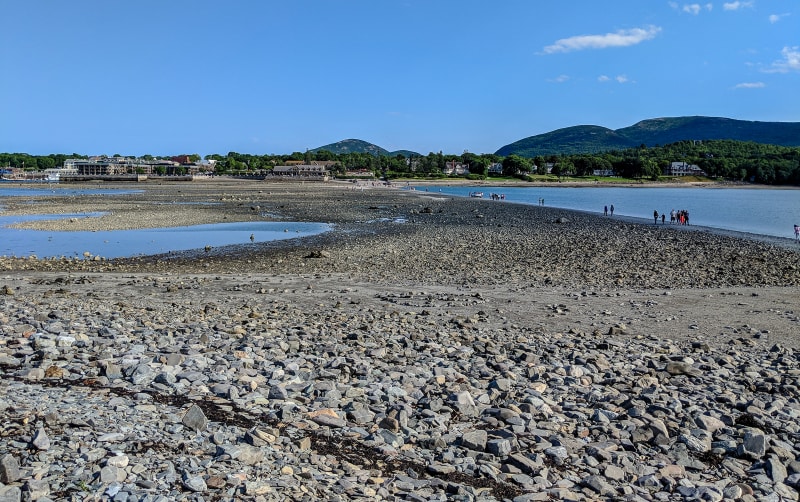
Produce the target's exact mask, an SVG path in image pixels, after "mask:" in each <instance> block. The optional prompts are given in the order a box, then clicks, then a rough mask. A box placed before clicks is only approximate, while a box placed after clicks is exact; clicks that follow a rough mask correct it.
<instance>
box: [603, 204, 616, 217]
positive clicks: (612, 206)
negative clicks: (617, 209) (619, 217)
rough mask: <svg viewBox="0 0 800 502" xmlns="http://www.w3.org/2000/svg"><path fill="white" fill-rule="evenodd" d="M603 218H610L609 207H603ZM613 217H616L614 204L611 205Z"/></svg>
mask: <svg viewBox="0 0 800 502" xmlns="http://www.w3.org/2000/svg"><path fill="white" fill-rule="evenodd" d="M603 216H608V206H603ZM611 216H614V204H611Z"/></svg>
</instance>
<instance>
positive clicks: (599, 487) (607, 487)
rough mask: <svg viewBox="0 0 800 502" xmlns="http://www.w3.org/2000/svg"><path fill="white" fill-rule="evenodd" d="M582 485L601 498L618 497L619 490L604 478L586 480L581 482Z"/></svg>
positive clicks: (588, 478)
mask: <svg viewBox="0 0 800 502" xmlns="http://www.w3.org/2000/svg"><path fill="white" fill-rule="evenodd" d="M581 485H582V486H585V487H587V488H589V489H591V490H592V491H594V492H595V493H597V494H598V495H600V496H601V497H615V496H617V495H618V493H617V489H616V488H614V486H613V485H611V484H610V483H609V482H608V481H606V480H605V479H604V478H603V477H602V476H589V477H587V478H584V479H582V480H581Z"/></svg>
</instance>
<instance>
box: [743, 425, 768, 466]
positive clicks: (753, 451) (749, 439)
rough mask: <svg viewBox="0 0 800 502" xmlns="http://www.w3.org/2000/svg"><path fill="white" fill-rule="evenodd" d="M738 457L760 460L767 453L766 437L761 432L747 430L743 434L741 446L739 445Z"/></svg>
mask: <svg viewBox="0 0 800 502" xmlns="http://www.w3.org/2000/svg"><path fill="white" fill-rule="evenodd" d="M739 449H740V451H739V455H744V456H748V457H750V458H752V459H754V460H760V459H761V458H763V457H764V455H765V454H766V453H767V436H766V435H764V433H762V432H761V431H757V430H754V429H751V430H748V431H747V432H745V434H744V438H743V439H742V444H741V445H739Z"/></svg>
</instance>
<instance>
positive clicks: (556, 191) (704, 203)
mask: <svg viewBox="0 0 800 502" xmlns="http://www.w3.org/2000/svg"><path fill="white" fill-rule="evenodd" d="M425 188H426V187H416V189H417V190H425ZM427 188H428V191H430V192H441V193H443V194H447V195H455V196H463V197H468V196H469V193H470V192H472V191H475V190H480V191H482V192H483V194H484V198H489V196H490V194H492V193H497V194H505V197H506V198H505V201H506V202H518V203H522V204H533V205H537V204H538V201H539V199H540V198H544V202H545V205H546V206H550V207H559V208H564V209H577V210H580V211H590V212H595V213H599V214H602V213H603V206H611V205H612V204H613V205H614V214H615V215H621V216H631V217H636V218H644V219H646V220H649V221H650V222H652V221H653V211H654V210H656V211H658V213H659V214H662V213H666V214H667V223H669V212H670V211H671V210H672V209H675V210H680V209H686V210H688V211H689V215H690V222H691V224H692V225H702V226H707V227H713V228H721V229H725V230H735V231H738V232H747V233H752V234H759V235H770V236H775V237H786V238H792V239H794V225H795V224H798V225H800V190H798V189H785V190H771V189H758V188H659V187H635V188H625V187H480V188H476V187H456V186H428V187H427ZM489 202H492V201H489Z"/></svg>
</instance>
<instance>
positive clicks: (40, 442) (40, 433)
mask: <svg viewBox="0 0 800 502" xmlns="http://www.w3.org/2000/svg"><path fill="white" fill-rule="evenodd" d="M31 444H32V445H33V446H34V447H35V448H36V449H38V450H49V449H50V438H49V437H48V436H47V432H45V430H44V429H42V428H39V429H37V430H36V433H35V434H34V435H33V439H32V440H31Z"/></svg>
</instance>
